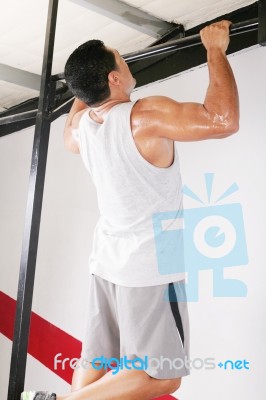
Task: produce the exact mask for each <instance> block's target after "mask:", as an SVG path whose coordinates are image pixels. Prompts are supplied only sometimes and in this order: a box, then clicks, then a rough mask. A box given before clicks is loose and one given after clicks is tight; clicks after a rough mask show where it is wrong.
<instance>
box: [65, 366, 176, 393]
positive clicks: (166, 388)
mask: <svg viewBox="0 0 266 400" xmlns="http://www.w3.org/2000/svg"><path fill="white" fill-rule="evenodd" d="M112 372H113V371H109V372H107V373H106V374H105V375H104V376H103V377H101V378H100V379H98V380H97V381H96V382H93V383H91V384H89V385H87V386H85V387H83V388H82V389H79V390H76V391H73V392H71V393H69V394H66V395H65V394H64V395H59V394H58V395H57V400H125V399H126V400H150V399H154V398H156V397H160V396H163V395H166V394H171V393H174V392H175V391H176V390H177V389H178V388H179V386H180V384H181V378H174V379H156V378H152V377H151V376H149V375H148V374H147V373H146V372H145V371H138V370H122V371H119V372H118V373H117V374H116V375H114V374H113V373H112Z"/></svg>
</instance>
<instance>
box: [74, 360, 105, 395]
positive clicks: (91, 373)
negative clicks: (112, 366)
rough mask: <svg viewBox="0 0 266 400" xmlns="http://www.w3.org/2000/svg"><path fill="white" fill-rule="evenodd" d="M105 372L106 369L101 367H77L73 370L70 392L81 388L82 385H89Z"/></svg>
mask: <svg viewBox="0 0 266 400" xmlns="http://www.w3.org/2000/svg"><path fill="white" fill-rule="evenodd" d="M106 373H107V371H106V369H104V368H102V369H100V370H97V369H95V368H93V367H92V366H91V368H89V369H85V368H77V369H75V370H74V372H73V376H72V385H71V392H74V391H75V390H79V389H82V388H83V387H84V386H87V385H89V384H90V383H93V382H95V381H97V380H98V379H100V378H102V377H103V376H104V375H105V374H106Z"/></svg>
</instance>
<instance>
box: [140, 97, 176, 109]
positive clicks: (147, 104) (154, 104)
mask: <svg viewBox="0 0 266 400" xmlns="http://www.w3.org/2000/svg"><path fill="white" fill-rule="evenodd" d="M169 101H173V100H172V99H171V98H169V97H166V96H148V97H144V98H141V99H139V100H138V101H137V102H136V104H135V107H134V108H135V110H137V111H152V110H158V109H159V110H161V109H162V107H165V106H166V105H167V103H168V102H169Z"/></svg>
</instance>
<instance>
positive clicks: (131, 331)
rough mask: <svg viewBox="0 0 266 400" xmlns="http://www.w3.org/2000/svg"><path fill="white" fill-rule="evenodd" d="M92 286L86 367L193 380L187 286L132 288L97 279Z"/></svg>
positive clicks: (83, 355)
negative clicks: (133, 370) (189, 364)
mask: <svg viewBox="0 0 266 400" xmlns="http://www.w3.org/2000/svg"><path fill="white" fill-rule="evenodd" d="M89 286H90V287H89V304H88V321H87V328H86V333H85V337H84V340H83V344H82V352H81V360H83V361H84V362H85V363H83V366H84V365H86V362H88V364H87V365H90V367H93V368H97V367H98V366H99V364H100V365H101V366H102V367H103V366H104V367H105V368H106V369H107V370H109V369H112V370H113V371H112V372H113V373H117V372H118V368H120V369H126V368H127V369H133V368H135V369H143V370H145V372H146V373H147V374H148V375H150V376H152V377H154V378H157V379H172V378H177V377H182V376H185V375H189V373H190V371H189V367H188V362H187V360H188V359H189V320H188V309H187V302H186V292H185V285H184V281H179V282H174V283H167V284H163V285H156V286H148V287H127V286H120V285H116V284H114V283H111V282H109V281H107V280H105V279H102V278H100V277H99V276H96V275H94V274H92V275H90V283H89ZM111 359H112V360H111ZM91 362H92V364H89V363H91ZM87 368H89V367H87Z"/></svg>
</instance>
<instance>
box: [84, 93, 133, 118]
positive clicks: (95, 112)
mask: <svg viewBox="0 0 266 400" xmlns="http://www.w3.org/2000/svg"><path fill="white" fill-rule="evenodd" d="M129 101H130V97H124V98H120V99H118V98H117V99H110V100H107V101H106V102H105V103H103V104H101V105H100V106H98V107H90V108H89V113H90V117H91V118H92V119H94V120H95V121H96V122H99V123H102V122H103V121H104V117H105V115H106V114H107V113H108V111H110V110H111V108H112V107H114V106H116V105H117V104H121V103H127V102H129Z"/></svg>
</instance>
